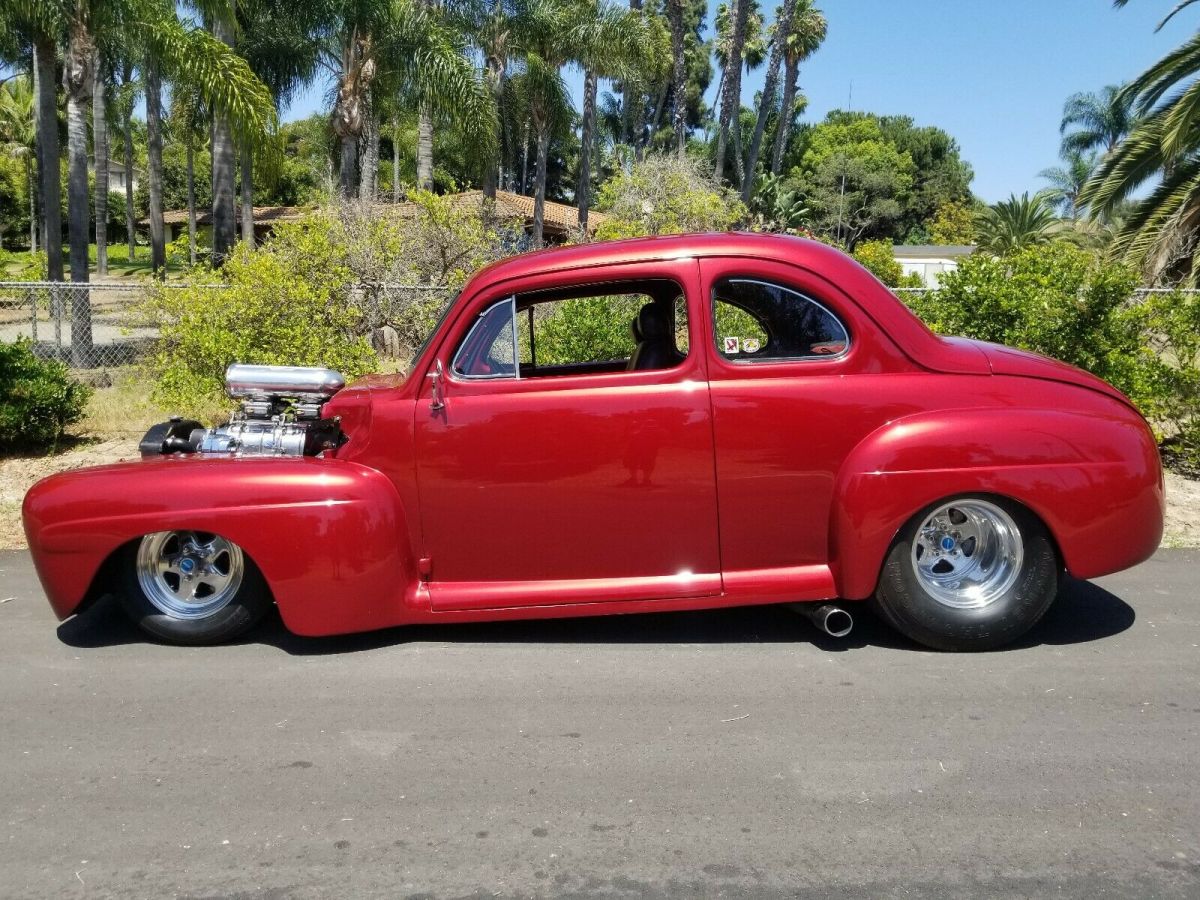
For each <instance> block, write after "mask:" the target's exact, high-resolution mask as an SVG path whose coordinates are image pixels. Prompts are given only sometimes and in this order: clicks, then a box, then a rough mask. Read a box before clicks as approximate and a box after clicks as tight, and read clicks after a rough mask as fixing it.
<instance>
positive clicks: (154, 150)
mask: <svg viewBox="0 0 1200 900" xmlns="http://www.w3.org/2000/svg"><path fill="white" fill-rule="evenodd" d="M143 71H144V73H145V76H146V150H147V153H146V156H147V162H148V166H147V169H148V171H147V173H146V174H147V178H148V179H149V186H150V271H151V272H152V273H153V274H154V275H156V276H158V277H160V278H161V277H163V276H165V275H166V268H167V244H166V239H165V235H164V233H163V198H162V189H163V183H162V177H163V168H162V81H161V79H160V78H159V75H158V62H157V61H156V60H155V59H154V58H153V57H149V56H148V57H146V65H145V67H144V69H143Z"/></svg>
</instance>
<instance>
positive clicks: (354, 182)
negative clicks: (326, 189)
mask: <svg viewBox="0 0 1200 900" xmlns="http://www.w3.org/2000/svg"><path fill="white" fill-rule="evenodd" d="M338 174H339V176H340V177H341V185H342V196H343V197H345V198H346V199H347V200H348V199H350V198H351V197H353V196H354V192H355V190H356V189H357V188H358V138H356V137H355V136H354V135H353V134H345V135H342V164H341V167H340V171H339V173H338Z"/></svg>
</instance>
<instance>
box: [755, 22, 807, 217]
mask: <svg viewBox="0 0 1200 900" xmlns="http://www.w3.org/2000/svg"><path fill="white" fill-rule="evenodd" d="M795 10H796V4H795V3H791V2H787V0H785V2H784V4H783V5H782V6H780V7H779V9H777V10H776V11H775V29H774V33H773V35H772V37H771V61H770V62H769V63H767V77H766V78H765V79H764V81H763V89H762V99H761V100H760V101H759V104H758V120H757V121H756V122H755V123H754V136H753V137H752V138H751V139H750V152H749V153H748V154H747V155H746V174H745V177H744V178H743V180H742V202H743V203H749V202H750V193H751V189H752V188H753V187H754V179H755V169H756V167H757V165H758V154H759V151H760V149H761V148H762V139H763V134H764V133H765V132H766V130H767V117H768V116H769V115H770V114H771V113H772V112H773V111H774V109H775V90H776V86H777V85H776V82H778V80H779V64H780V62H781V61H782V60H783V48H784V47H785V46H786V45H787V38H788V35H789V34H791V31H792V16H793V14H794V13H795Z"/></svg>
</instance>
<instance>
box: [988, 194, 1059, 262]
mask: <svg viewBox="0 0 1200 900" xmlns="http://www.w3.org/2000/svg"><path fill="white" fill-rule="evenodd" d="M975 227H976V231H977V234H978V243H979V247H980V249H982V250H987V251H989V252H991V253H994V254H995V255H997V256H1005V255H1008V254H1011V253H1017V252H1020V251H1022V250H1027V249H1029V248H1030V247H1036V246H1038V245H1040V244H1048V243H1050V242H1051V241H1052V240H1053V239H1054V238H1055V236H1056V235H1059V234H1061V232H1062V226H1061V223H1060V222H1059V221H1058V219H1057V217H1055V215H1054V210H1053V209H1051V208H1050V204H1049V203H1048V202H1047V201H1046V198H1045V197H1044V196H1043V195H1042V194H1035V195H1034V196H1032V197H1030V196H1029V194H1028V193H1025V194H1022V195H1021V196H1020V197H1018V196H1016V195H1015V194H1014V195H1012V196H1010V197H1009V198H1008V199H1007V200H1001V201H1000V202H999V203H993V204H992V205H991V206H989V207H988V208H987V209H986V210H984V211H983V212H982V213H981V214H980V216H979V218H978V219H977V220H976V226H975Z"/></svg>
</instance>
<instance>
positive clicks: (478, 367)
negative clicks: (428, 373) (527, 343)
mask: <svg viewBox="0 0 1200 900" xmlns="http://www.w3.org/2000/svg"><path fill="white" fill-rule="evenodd" d="M514 310H515V307H514V304H513V298H512V297H509V298H507V299H505V300H501V301H499V302H498V303H493V304H492V305H491V306H489V307H488V308H487V309H485V310H484V311H483V312H481V313H480V314H479V318H477V319H476V320H475V324H474V325H472V326H471V329H470V330H469V331H468V332H467V336H466V337H465V338H463V342H462V344H460V345H459V348H458V352H457V353H455V354H454V362H453V363H452V364H451V366H450V368H451V370H452V371H453V372H454V374H455V375H459V376H461V377H463V378H516V377H517V354H516V347H517V337H516V331H517V329H516V317H515V313H514Z"/></svg>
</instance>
